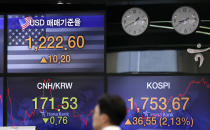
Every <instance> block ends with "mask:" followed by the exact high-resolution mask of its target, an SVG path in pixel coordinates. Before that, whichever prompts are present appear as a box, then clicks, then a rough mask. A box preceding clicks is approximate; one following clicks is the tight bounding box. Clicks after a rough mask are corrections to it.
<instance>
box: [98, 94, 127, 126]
mask: <svg viewBox="0 0 210 130" xmlns="http://www.w3.org/2000/svg"><path fill="white" fill-rule="evenodd" d="M98 104H99V108H100V114H107V115H108V116H109V119H110V123H111V124H113V125H120V123H121V122H122V121H123V120H124V118H125V116H126V113H127V112H126V111H127V110H126V105H125V102H124V101H123V99H122V98H121V97H120V96H117V95H108V94H106V95H103V96H102V97H101V98H100V99H99V100H98Z"/></svg>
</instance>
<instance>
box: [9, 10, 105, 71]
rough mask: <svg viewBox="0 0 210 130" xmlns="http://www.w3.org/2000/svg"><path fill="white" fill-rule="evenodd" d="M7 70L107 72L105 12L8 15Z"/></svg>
mask: <svg viewBox="0 0 210 130" xmlns="http://www.w3.org/2000/svg"><path fill="white" fill-rule="evenodd" d="M7 68H8V72H9V73H31V72H32V73H36V72H38V73H40V72H104V13H103V12H96V13H82V12H77V13H68V14H67V13H65V14H61V13H59V14H18V15H8V65H7Z"/></svg>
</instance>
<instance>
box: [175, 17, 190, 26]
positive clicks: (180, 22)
mask: <svg viewBox="0 0 210 130" xmlns="http://www.w3.org/2000/svg"><path fill="white" fill-rule="evenodd" d="M188 20H189V18H186V19H183V20H180V21H178V22H179V23H178V24H177V25H175V27H177V26H179V25H180V24H182V23H183V22H185V21H188Z"/></svg>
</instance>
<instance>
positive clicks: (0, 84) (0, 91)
mask: <svg viewBox="0 0 210 130" xmlns="http://www.w3.org/2000/svg"><path fill="white" fill-rule="evenodd" d="M2 125H3V80H2V78H0V126H2Z"/></svg>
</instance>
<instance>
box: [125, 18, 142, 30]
mask: <svg viewBox="0 0 210 130" xmlns="http://www.w3.org/2000/svg"><path fill="white" fill-rule="evenodd" d="M139 19H140V18H139V17H138V18H136V20H135V21H134V22H131V23H129V24H127V25H126V26H125V28H127V27H128V26H130V25H131V24H134V23H135V22H137V21H138V20H139Z"/></svg>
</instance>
